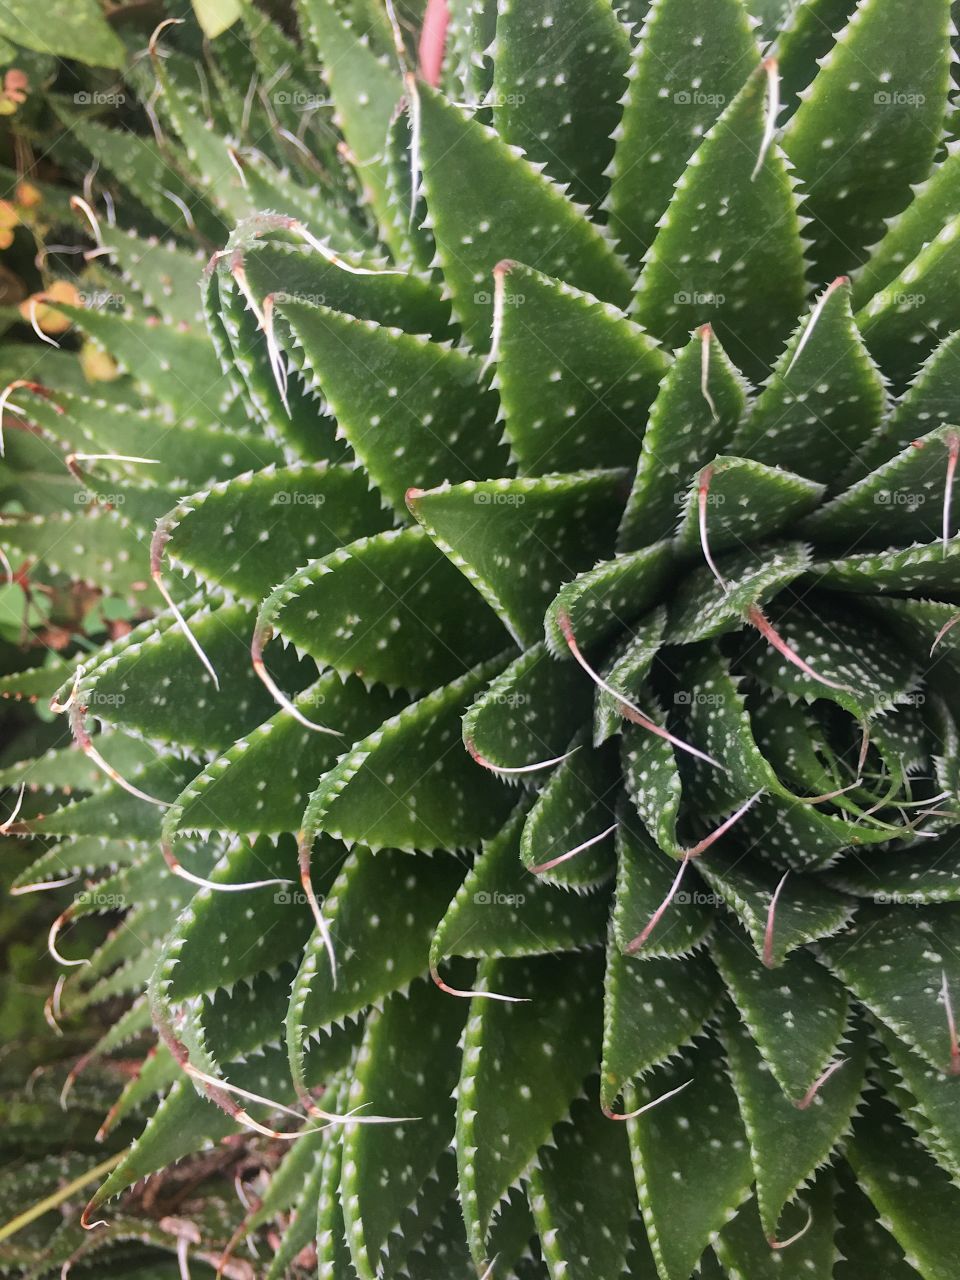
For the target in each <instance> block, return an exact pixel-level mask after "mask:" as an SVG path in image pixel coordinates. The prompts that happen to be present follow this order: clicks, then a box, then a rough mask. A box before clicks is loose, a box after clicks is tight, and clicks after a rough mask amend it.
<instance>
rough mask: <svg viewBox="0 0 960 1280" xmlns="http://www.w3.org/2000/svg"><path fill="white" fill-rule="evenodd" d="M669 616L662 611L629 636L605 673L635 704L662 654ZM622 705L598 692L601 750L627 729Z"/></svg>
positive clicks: (596, 704)
mask: <svg viewBox="0 0 960 1280" xmlns="http://www.w3.org/2000/svg"><path fill="white" fill-rule="evenodd" d="M666 621H667V615H666V611H665V610H664V609H662V608H660V609H655V610H654V611H653V613H651V614H649V615H648V617H647V618H646V619H645V620H644V621H643V622H641V623H640V624H639V625H637V626H636V627H634V629H633V635H631V636H627V638H626V639H625V640H624V641H622V642H621V643H620V644H619V645H618V646H617V648H616V650H615V651H614V654H613V657H612V658H611V659H610V661H609V663H608V664H607V665H606V667H605V668H604V671H603V679H604V682H605V683H606V684H608V685H609V686H610V688H611V689H615V690H619V692H620V693H622V694H624V695H625V696H626V697H627V698H628V699H629V700H630V701H631V702H634V701H636V699H637V698H638V697H639V696H640V695H641V691H642V689H643V684H644V681H645V680H646V678H647V676H648V674H649V672H650V668H651V666H652V665H653V660H654V658H655V657H656V656H657V653H658V652H659V650H660V641H661V639H662V636H663V628H664V626H665V625H666ZM622 705H623V704H622V703H621V702H620V701H618V699H617V698H616V697H615V696H614V694H612V693H608V692H607V690H606V689H600V688H598V689H596V690H595V691H594V711H593V742H594V746H599V745H600V744H601V743H602V742H606V740H607V739H608V738H609V737H612V736H613V734H615V733H619V732H620V731H621V730H622V728H623V717H622V716H621V714H620V708H621V707H622Z"/></svg>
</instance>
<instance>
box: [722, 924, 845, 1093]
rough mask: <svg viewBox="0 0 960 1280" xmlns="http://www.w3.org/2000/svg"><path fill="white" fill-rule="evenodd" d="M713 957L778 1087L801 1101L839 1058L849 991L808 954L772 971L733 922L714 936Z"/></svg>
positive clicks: (796, 954) (800, 952) (793, 957)
mask: <svg viewBox="0 0 960 1280" xmlns="http://www.w3.org/2000/svg"><path fill="white" fill-rule="evenodd" d="M712 952H713V959H714V961H715V962H716V965H717V968H718V969H719V970H720V973H721V974H722V976H723V980H724V982H725V983H726V985H727V989H728V990H729V992H730V994H731V996H732V997H733V1000H734V1003H735V1004H736V1006H737V1010H738V1012H739V1014H740V1017H741V1018H742V1019H743V1021H744V1023H745V1024H746V1026H747V1027H748V1028H749V1031H750V1035H751V1036H752V1037H753V1039H754V1041H755V1042H756V1046H757V1048H758V1049H759V1050H760V1053H761V1054H762V1055H763V1057H764V1059H765V1061H766V1062H767V1064H768V1066H769V1067H770V1070H771V1071H772V1072H773V1075H774V1076H775V1078H776V1080H777V1081H778V1083H779V1085H780V1088H781V1089H782V1090H783V1092H784V1093H785V1094H786V1096H787V1098H789V1099H790V1100H791V1101H792V1102H798V1101H800V1100H801V1099H802V1098H803V1097H804V1095H805V1094H806V1092H807V1090H808V1089H809V1088H810V1086H811V1085H812V1084H813V1083H814V1081H815V1080H817V1079H818V1077H819V1076H820V1074H821V1073H822V1072H823V1070H824V1069H825V1068H826V1066H827V1064H828V1063H829V1062H830V1061H831V1059H833V1057H834V1056H835V1055H836V1053H837V1047H838V1045H839V1044H840V1041H841V1039H842V1037H843V1035H844V1031H845V1028H846V1025H847V1011H848V1009H849V999H848V996H847V992H846V989H845V988H844V986H843V985H842V984H841V983H839V982H837V981H836V979H835V978H833V977H832V976H831V974H829V973H828V972H827V970H826V969H824V968H823V966H822V965H819V964H817V962H816V960H814V958H813V956H811V955H810V953H809V951H806V950H802V949H801V950H797V951H794V952H793V953H792V954H791V955H790V956H789V957H788V958H787V959H786V960H785V961H784V962H783V964H782V965H780V967H779V968H777V969H768V968H767V967H766V966H765V965H763V964H761V963H760V961H759V959H758V957H757V955H756V952H755V951H754V950H753V948H752V946H751V945H750V943H749V941H748V940H747V938H746V937H744V935H743V934H742V933H741V931H740V930H739V929H738V928H737V927H736V926H735V925H732V924H729V923H725V925H724V927H723V928H721V929H718V930H717V931H716V932H715V934H714V937H713V942H712Z"/></svg>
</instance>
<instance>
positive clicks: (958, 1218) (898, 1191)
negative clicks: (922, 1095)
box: [847, 1095, 960, 1280]
mask: <svg viewBox="0 0 960 1280" xmlns="http://www.w3.org/2000/svg"><path fill="white" fill-rule="evenodd" d="M847 1158H848V1160H849V1161H850V1164H851V1165H852V1167H853V1171H854V1173H855V1174H856V1175H857V1179H858V1180H859V1182H860V1185H861V1186H862V1187H863V1189H864V1190H865V1191H866V1193H867V1195H868V1196H869V1197H870V1199H871V1200H872V1201H873V1206H874V1209H875V1211H876V1213H877V1215H878V1216H879V1217H880V1220H881V1222H882V1223H883V1225H884V1226H885V1227H886V1228H887V1229H888V1230H889V1231H890V1232H891V1233H892V1234H893V1235H894V1237H895V1238H896V1239H897V1241H898V1242H899V1243H900V1244H901V1245H902V1246H903V1248H904V1250H905V1251H906V1257H907V1261H908V1262H909V1263H911V1264H912V1265H914V1266H915V1267H916V1269H917V1271H919V1272H920V1274H921V1275H922V1276H923V1277H924V1280H954V1277H955V1276H956V1273H957V1256H958V1254H960V1191H958V1189H957V1188H956V1186H954V1185H953V1183H952V1182H951V1181H950V1179H949V1177H948V1176H947V1174H946V1173H944V1172H943V1170H942V1169H939V1168H938V1167H937V1165H936V1164H935V1163H934V1161H933V1160H932V1159H931V1157H930V1156H929V1155H928V1154H927V1153H926V1151H924V1149H923V1147H922V1146H921V1145H920V1144H919V1142H917V1141H916V1139H914V1137H913V1135H912V1134H911V1132H910V1130H909V1129H908V1128H907V1126H906V1125H905V1124H904V1123H903V1121H902V1120H901V1119H900V1118H899V1117H898V1115H897V1112H896V1109H895V1108H894V1107H893V1106H891V1104H890V1103H889V1102H888V1101H887V1100H886V1099H885V1098H882V1097H880V1096H879V1095H875V1096H874V1097H873V1098H872V1099H871V1101H870V1106H869V1107H868V1109H867V1110H866V1111H865V1112H864V1113H863V1114H862V1115H861V1116H860V1117H859V1118H858V1120H857V1123H856V1125H855V1127H854V1133H853V1137H852V1138H851V1140H850V1141H849V1142H848V1144H847ZM884 1274H886V1273H884Z"/></svg>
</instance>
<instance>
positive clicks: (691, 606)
mask: <svg viewBox="0 0 960 1280" xmlns="http://www.w3.org/2000/svg"><path fill="white" fill-rule="evenodd" d="M809 567H810V552H809V551H808V549H807V548H806V547H805V546H803V545H802V543H797V542H783V543H779V544H778V545H776V546H774V547H771V548H770V549H769V550H767V551H766V552H764V551H763V550H760V549H758V550H756V551H754V550H752V549H750V550H743V551H740V550H738V551H734V552H730V553H729V554H728V555H726V556H722V557H721V558H720V559H719V560H718V561H717V568H718V569H719V571H720V574H721V575H722V577H723V578H724V580H725V582H726V589H724V588H723V587H721V586H720V584H719V583H718V582H717V580H716V578H715V577H714V576H713V574H712V572H711V571H710V569H709V568H706V567H705V568H702V569H696V570H695V571H694V572H693V573H690V574H688V575H687V577H686V578H685V579H684V581H683V582H682V583H681V584H680V587H679V588H678V590H677V591H676V592H675V593H674V596H673V599H672V600H671V601H670V608H669V613H668V615H667V632H666V637H665V638H666V640H667V641H668V642H669V643H670V644H694V643H696V642H697V641H699V640H709V639H710V638H711V637H713V636H719V635H723V634H724V633H725V632H728V631H737V630H739V629H740V627H741V626H742V625H743V621H744V615H745V614H746V613H747V612H748V611H749V610H750V608H751V607H752V606H753V605H764V604H766V602H767V601H768V600H770V599H771V598H772V597H773V596H774V595H776V594H777V592H779V591H781V590H782V589H783V588H784V587H787V586H789V585H790V583H791V582H795V581H796V580H797V578H799V577H800V576H801V574H803V573H804V572H806V570H807V569H808V568H809Z"/></svg>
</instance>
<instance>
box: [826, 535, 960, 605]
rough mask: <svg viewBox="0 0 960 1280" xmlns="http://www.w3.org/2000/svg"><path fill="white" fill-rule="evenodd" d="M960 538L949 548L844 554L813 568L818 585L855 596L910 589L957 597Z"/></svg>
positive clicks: (928, 546)
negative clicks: (848, 592)
mask: <svg viewBox="0 0 960 1280" xmlns="http://www.w3.org/2000/svg"><path fill="white" fill-rule="evenodd" d="M958 556H960V541H958V540H957V539H956V538H954V539H952V540H951V541H950V542H949V543H948V544H947V546H946V549H944V547H943V546H942V545H941V544H940V543H939V542H928V543H926V544H925V545H923V546H915V547H907V549H906V550H905V551H885V552H881V553H880V554H877V553H875V552H867V553H865V554H861V555H852V556H842V557H840V558H839V559H837V560H822V561H819V562H818V563H817V564H814V565H812V566H811V568H810V573H811V576H812V577H814V578H815V579H816V581H817V584H818V585H823V586H826V587H829V588H830V589H831V590H834V589H839V590H841V591H850V592H853V593H854V594H855V595H861V594H866V595H876V594H877V593H878V592H881V591H896V592H911V593H914V594H925V593H926V592H933V593H935V594H937V595H946V596H952V597H956V596H957V595H958V594H960V593H958V590H957V567H956V564H955V561H956V559H957V557H958Z"/></svg>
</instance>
